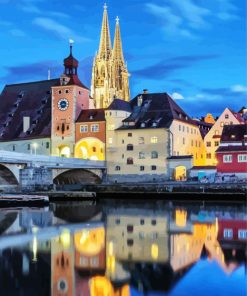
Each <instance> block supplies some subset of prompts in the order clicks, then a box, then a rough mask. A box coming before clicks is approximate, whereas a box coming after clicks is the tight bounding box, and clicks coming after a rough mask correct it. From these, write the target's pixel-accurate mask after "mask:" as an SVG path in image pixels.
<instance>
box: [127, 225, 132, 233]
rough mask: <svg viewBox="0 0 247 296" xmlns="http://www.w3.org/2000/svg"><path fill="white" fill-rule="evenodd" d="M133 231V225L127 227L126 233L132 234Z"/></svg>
mask: <svg viewBox="0 0 247 296" xmlns="http://www.w3.org/2000/svg"><path fill="white" fill-rule="evenodd" d="M133 231H134V226H133V225H127V232H129V233H132V232H133Z"/></svg>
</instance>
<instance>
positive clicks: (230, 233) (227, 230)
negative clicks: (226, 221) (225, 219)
mask: <svg viewBox="0 0 247 296" xmlns="http://www.w3.org/2000/svg"><path fill="white" fill-rule="evenodd" d="M223 236H224V238H232V237H233V231H232V229H231V228H224V233H223Z"/></svg>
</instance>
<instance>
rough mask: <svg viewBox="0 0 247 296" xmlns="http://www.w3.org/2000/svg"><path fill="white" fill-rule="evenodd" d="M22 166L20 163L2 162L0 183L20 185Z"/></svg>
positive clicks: (0, 165)
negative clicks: (20, 166)
mask: <svg viewBox="0 0 247 296" xmlns="http://www.w3.org/2000/svg"><path fill="white" fill-rule="evenodd" d="M19 172H20V168H19V166H18V165H12V164H0V184H1V185H18V184H19V181H20V173H19Z"/></svg>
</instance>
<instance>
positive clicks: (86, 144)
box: [75, 137, 105, 160]
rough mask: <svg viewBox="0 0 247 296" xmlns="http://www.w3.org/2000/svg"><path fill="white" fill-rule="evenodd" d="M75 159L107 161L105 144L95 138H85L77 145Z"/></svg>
mask: <svg viewBox="0 0 247 296" xmlns="http://www.w3.org/2000/svg"><path fill="white" fill-rule="evenodd" d="M75 157H76V158H82V159H90V160H105V143H103V142H102V141H101V140H99V139H98V138H94V137H87V138H83V139H81V140H79V141H78V142H77V143H76V144H75Z"/></svg>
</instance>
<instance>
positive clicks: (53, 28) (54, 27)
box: [33, 17, 91, 43]
mask: <svg viewBox="0 0 247 296" xmlns="http://www.w3.org/2000/svg"><path fill="white" fill-rule="evenodd" d="M33 24H35V25H37V26H39V27H40V28H42V29H44V30H46V31H48V32H50V33H52V34H53V35H55V36H56V37H57V38H59V39H62V40H69V39H70V38H72V39H74V40H75V41H76V42H80V43H82V42H88V41H91V39H89V38H86V37H82V36H79V35H78V34H77V33H76V32H74V31H73V30H71V29H70V28H69V27H67V26H65V25H63V24H60V23H59V22H57V21H55V20H53V19H51V18H46V17H37V18H35V19H34V20H33Z"/></svg>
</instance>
